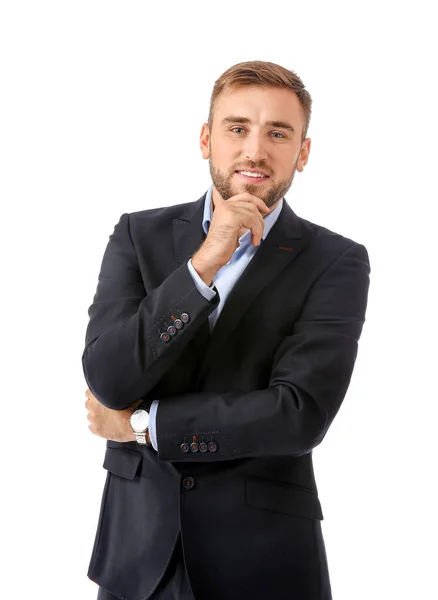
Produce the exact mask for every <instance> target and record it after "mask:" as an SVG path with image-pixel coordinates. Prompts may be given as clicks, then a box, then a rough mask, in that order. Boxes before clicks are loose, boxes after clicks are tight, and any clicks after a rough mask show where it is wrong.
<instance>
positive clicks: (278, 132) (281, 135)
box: [272, 131, 286, 140]
mask: <svg viewBox="0 0 438 600" xmlns="http://www.w3.org/2000/svg"><path fill="white" fill-rule="evenodd" d="M272 135H279V136H280V137H279V138H277V139H280V140H281V138H285V137H286V136H285V135H284V134H283V133H281V132H280V131H273V132H272Z"/></svg>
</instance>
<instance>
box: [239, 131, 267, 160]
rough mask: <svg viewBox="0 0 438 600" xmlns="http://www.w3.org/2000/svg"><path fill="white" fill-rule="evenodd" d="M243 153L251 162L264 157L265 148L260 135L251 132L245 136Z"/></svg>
mask: <svg viewBox="0 0 438 600" xmlns="http://www.w3.org/2000/svg"><path fill="white" fill-rule="evenodd" d="M243 155H244V157H245V158H247V159H249V160H251V161H253V162H258V161H260V160H264V159H265V158H266V148H265V145H264V141H263V137H262V135H258V134H257V133H252V134H250V135H247V136H246V137H245V144H244V147H243Z"/></svg>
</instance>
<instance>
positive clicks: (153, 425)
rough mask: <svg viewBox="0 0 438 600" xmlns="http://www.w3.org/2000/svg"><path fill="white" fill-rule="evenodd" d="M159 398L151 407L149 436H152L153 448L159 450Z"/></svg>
mask: <svg viewBox="0 0 438 600" xmlns="http://www.w3.org/2000/svg"><path fill="white" fill-rule="evenodd" d="M158 403H159V400H154V401H153V402H152V404H151V407H150V409H149V437H150V438H151V444H152V448H153V449H154V450H156V451H157V452H158V443H157V410H158Z"/></svg>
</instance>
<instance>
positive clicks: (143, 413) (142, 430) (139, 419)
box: [129, 404, 151, 446]
mask: <svg viewBox="0 0 438 600" xmlns="http://www.w3.org/2000/svg"><path fill="white" fill-rule="evenodd" d="M129 422H130V424H131V427H132V431H133V432H134V433H135V437H136V438H137V443H138V444H142V445H143V446H150V445H151V444H148V443H147V440H146V434H147V432H148V431H149V412H148V411H147V410H146V406H145V405H144V404H140V406H139V407H138V408H137V409H136V410H135V411H134V412H133V413H132V415H131V416H130V418H129Z"/></svg>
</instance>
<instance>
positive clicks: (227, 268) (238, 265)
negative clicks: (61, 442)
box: [149, 185, 283, 451]
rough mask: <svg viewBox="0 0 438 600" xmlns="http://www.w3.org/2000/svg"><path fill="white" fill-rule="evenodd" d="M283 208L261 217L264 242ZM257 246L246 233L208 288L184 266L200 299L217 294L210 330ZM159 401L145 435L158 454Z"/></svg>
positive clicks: (207, 211)
mask: <svg viewBox="0 0 438 600" xmlns="http://www.w3.org/2000/svg"><path fill="white" fill-rule="evenodd" d="M212 196H213V186H212V185H211V186H210V187H209V189H208V191H207V195H206V197H205V203H204V216H203V219H202V227H203V229H204V231H205V235H207V234H208V230H209V227H210V223H211V219H212V215H213V198H212ZM282 208H283V198H282V199H281V200H280V202H279V203H278V204H277V206H276V207H275V209H274V210H273V211H272V212H270V213H269V214H268V215H266V217H264V221H265V227H264V230H263V237H262V243H263V240H264V239H266V237H267V235H268V233H269V232H270V231H271V229H272V227H273V226H274V224H275V222H276V220H277V219H278V217H279V216H280V213H281V209H282ZM257 249H258V246H253V245H252V244H251V231H247V232H246V233H245V234H244V235H242V237H240V238H239V246H238V247H237V248H236V250H235V252H234V254H233V256H232V257H231V260H230V261H229V262H228V263H227V264H226V265H224V266H223V267H221V268H220V269H219V271H218V272H217V273H216V275H215V276H214V279H213V284H212V286H211V287H209V286H208V285H207V284H206V283H204V281H202V279H201V278H200V277H199V275H198V273H197V272H196V271H195V269H194V267H193V265H192V260H191V259H190V260H189V261H188V263H187V267H188V269H189V271H190V274H191V276H192V277H193V281H194V282H195V285H196V287H197V288H198V290H199V292H200V293H201V294H202V295H203V296H204V298H205V299H206V300H208V301H211V300H212V299H213V298H214V297H215V296H216V292H215V291H214V289H213V286H215V287H216V289H217V291H218V292H219V298H220V301H219V304H218V306H217V307H216V308H215V310H214V311H213V312H212V313H211V314H210V316H209V317H208V320H209V325H210V331H212V330H213V327H214V326H215V324H216V321H217V319H218V317H219V315H220V313H221V310H222V308H223V307H224V304H225V301H226V299H227V297H228V294H229V293H230V292H231V290H232V289H233V287H234V285H235V283H236V281H237V280H238V279H239V277H240V276H241V275H242V273H243V271H244V270H245V269H246V267H247V265H248V263H249V262H250V260H251V259H252V258H253V256H254V255H255V253H256V252H257ZM158 404H159V400H154V401H153V402H152V404H151V407H150V410H149V435H150V437H151V444H152V447H153V448H154V449H155V450H157V451H158V443H157V430H156V419H157V410H158Z"/></svg>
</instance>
